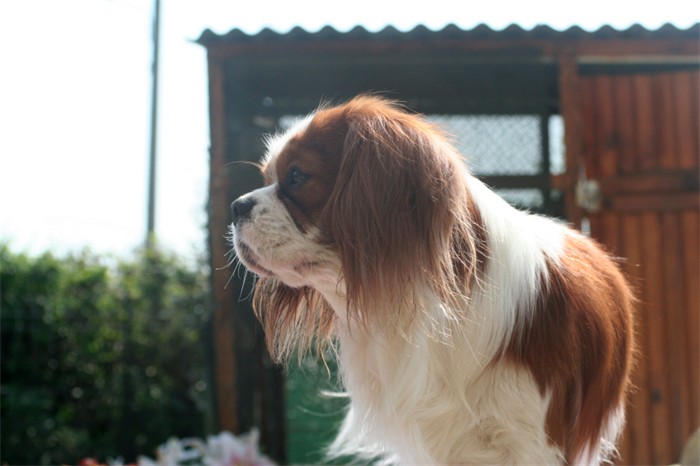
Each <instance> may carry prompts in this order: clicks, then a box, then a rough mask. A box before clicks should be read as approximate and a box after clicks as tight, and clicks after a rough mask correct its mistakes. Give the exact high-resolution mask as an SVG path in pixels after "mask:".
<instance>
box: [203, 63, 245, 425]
mask: <svg viewBox="0 0 700 466" xmlns="http://www.w3.org/2000/svg"><path fill="white" fill-rule="evenodd" d="M209 118H210V128H211V149H210V151H211V154H210V172H209V209H210V210H209V225H208V227H209V250H210V254H211V256H210V267H211V271H212V273H211V277H212V278H211V280H212V289H213V294H214V314H213V317H212V320H213V322H212V326H213V330H214V335H213V338H214V379H215V380H214V381H215V384H216V390H215V397H216V411H217V418H218V424H219V429H221V430H228V431H231V432H238V397H237V395H238V389H237V378H236V356H235V348H234V341H235V337H234V322H233V318H234V317H233V306H232V303H231V302H230V300H231V298H230V293H229V292H228V291H227V290H226V283H227V281H228V274H229V271H228V268H227V267H226V254H227V252H228V245H227V244H226V239H225V234H226V231H227V228H228V223H229V218H228V215H229V207H228V204H229V194H228V192H229V191H228V188H229V184H230V180H229V176H228V171H227V169H226V167H227V161H226V150H227V147H226V107H225V100H224V71H223V66H222V65H221V63H219V62H218V61H216V60H214V59H213V58H212V57H211V56H210V57H209Z"/></svg>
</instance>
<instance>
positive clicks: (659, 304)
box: [637, 212, 671, 464]
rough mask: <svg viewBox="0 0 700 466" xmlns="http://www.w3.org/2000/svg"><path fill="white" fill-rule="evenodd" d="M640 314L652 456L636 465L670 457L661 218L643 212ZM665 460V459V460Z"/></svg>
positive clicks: (669, 411)
mask: <svg viewBox="0 0 700 466" xmlns="http://www.w3.org/2000/svg"><path fill="white" fill-rule="evenodd" d="M642 231H643V232H644V235H643V238H642V243H643V244H642V251H643V252H642V254H643V256H644V262H643V263H642V275H643V277H644V287H643V290H642V295H641V299H642V307H641V308H642V309H643V310H644V311H645V312H644V313H643V315H642V319H641V321H640V325H644V326H645V327H646V331H643V334H644V335H645V336H646V340H640V341H639V346H640V348H639V349H640V351H639V359H638V363H637V364H638V365H641V364H644V365H646V366H647V371H648V379H647V384H648V386H649V392H650V397H651V399H650V401H651V413H650V417H651V428H652V436H651V445H652V456H651V457H650V458H640V460H641V461H639V464H661V462H662V461H663V460H662V458H670V457H671V431H670V428H669V426H670V425H671V409H670V400H669V398H670V396H671V393H670V388H669V380H668V375H669V374H668V367H667V364H668V356H667V349H666V348H667V343H666V318H665V317H666V316H665V314H664V299H663V291H664V290H663V286H662V283H661V279H660V277H659V272H660V271H661V270H663V242H662V232H661V217H660V215H659V214H658V213H655V212H649V213H645V214H643V215H642ZM667 462H668V461H667Z"/></svg>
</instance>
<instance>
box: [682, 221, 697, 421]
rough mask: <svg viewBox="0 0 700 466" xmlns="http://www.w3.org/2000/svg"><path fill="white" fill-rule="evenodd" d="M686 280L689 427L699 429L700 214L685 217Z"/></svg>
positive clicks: (685, 314) (683, 227)
mask: <svg viewBox="0 0 700 466" xmlns="http://www.w3.org/2000/svg"><path fill="white" fill-rule="evenodd" d="M681 229H682V232H683V278H684V279H685V280H684V288H685V294H686V303H685V307H684V319H683V322H684V324H685V328H686V332H685V337H686V338H687V340H688V347H687V354H688V365H687V369H686V370H687V374H688V387H689V393H690V406H689V415H690V426H691V428H695V427H697V426H700V214H699V213H698V212H693V211H688V212H684V213H683V214H682V227H681Z"/></svg>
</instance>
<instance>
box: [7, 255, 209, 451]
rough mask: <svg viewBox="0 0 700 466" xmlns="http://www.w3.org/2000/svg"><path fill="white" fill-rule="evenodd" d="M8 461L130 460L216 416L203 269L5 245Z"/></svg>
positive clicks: (159, 258) (165, 260)
mask: <svg viewBox="0 0 700 466" xmlns="http://www.w3.org/2000/svg"><path fill="white" fill-rule="evenodd" d="M0 267H1V269H0V311H1V319H2V322H1V327H0V328H1V331H2V341H1V345H2V346H1V351H2V354H1V357H2V379H1V381H0V382H1V385H0V396H1V399H0V402H1V405H0V414H1V417H2V419H1V422H2V431H1V439H0V440H1V442H2V450H1V451H0V455H2V456H1V457H0V464H14V465H17V464H76V463H77V462H78V461H79V460H80V459H81V458H83V457H88V456H91V457H98V458H102V459H105V458H109V457H112V458H116V457H118V456H124V457H125V459H126V460H131V459H134V458H135V457H136V455H137V454H144V453H145V454H150V453H151V451H150V450H151V449H152V448H153V447H154V446H155V445H159V444H160V443H162V442H163V441H164V439H166V438H168V437H170V436H179V437H187V436H201V435H202V434H203V433H205V431H206V429H205V425H206V424H207V422H209V419H210V415H211V413H210V412H209V409H210V403H209V400H208V393H209V390H208V385H209V383H208V377H207V371H206V367H207V366H206V361H207V348H206V346H205V343H204V341H205V340H206V339H204V338H203V335H204V334H205V331H206V326H207V321H208V315H209V308H210V306H209V282H208V278H207V272H206V270H207V269H206V267H205V265H204V262H203V261H202V262H201V263H197V264H191V263H186V262H184V261H183V260H181V259H179V258H178V257H176V256H174V255H172V254H169V253H166V252H164V251H162V250H159V249H158V248H155V247H152V248H147V249H144V250H142V251H140V252H139V253H138V254H137V255H136V256H135V258H134V259H131V260H119V261H112V263H106V261H105V260H104V259H101V258H99V257H97V256H95V255H93V254H90V253H88V252H84V253H81V254H78V255H73V256H69V257H66V258H57V257H54V256H53V255H51V254H44V255H42V256H40V257H30V256H27V255H25V254H17V253H13V252H11V251H10V248H9V247H8V246H6V245H0Z"/></svg>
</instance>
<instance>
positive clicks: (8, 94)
mask: <svg viewBox="0 0 700 466" xmlns="http://www.w3.org/2000/svg"><path fill="white" fill-rule="evenodd" d="M152 5H153V2H152V0H2V1H0V70H1V72H0V226H1V228H2V231H1V235H2V236H1V240H2V241H4V242H8V241H9V243H10V245H11V247H12V248H13V249H15V250H23V251H28V252H30V253H33V254H37V253H40V252H43V251H45V250H52V251H55V252H56V253H57V254H59V255H62V254H65V253H67V252H70V251H76V250H80V249H81V248H83V247H89V248H91V249H93V250H94V251H97V252H100V253H109V254H114V255H125V254H129V253H130V252H131V251H133V249H134V248H136V247H137V246H139V245H140V244H141V243H142V242H143V238H144V234H145V222H146V180H147V166H148V163H147V160H148V134H149V112H150V107H149V106H150V97H149V93H150V85H151V84H150V79H151V78H150V64H151V39H150V37H151V36H150V34H151V22H152ZM410 5H414V6H410ZM691 5H692V6H691ZM698 21H700V7H698V6H697V3H696V2H693V1H688V0H682V1H681V0H665V1H663V2H658V1H640V0H638V1H610V0H607V1H600V0H596V1H587V2H566V1H561V0H560V1H556V2H554V1H551V2H544V1H511V2H505V1H489V2H483V1H479V2H476V1H461V2H460V1H455V0H431V1H430V2H407V1H405V0H401V1H379V0H354V1H352V2H333V1H329V0H317V1H305V0H295V1H289V0H284V1H270V0H268V1H266V2H253V1H249V2H238V1H233V0H228V1H223V0H220V1H214V0H162V25H161V27H162V31H161V33H162V35H161V40H162V41H161V47H162V48H161V73H162V74H161V78H160V79H161V84H162V86H161V90H160V106H159V114H160V117H161V119H160V122H159V137H158V185H157V186H158V191H157V217H156V230H157V234H158V237H159V239H160V240H161V242H162V243H164V244H165V245H166V246H167V247H169V248H171V249H174V250H176V251H178V252H180V253H183V254H186V255H189V254H192V253H194V252H196V251H203V250H204V249H205V247H206V234H205V223H206V216H205V212H204V205H205V201H206V195H207V192H206V189H207V182H208V178H207V171H208V167H207V163H208V145H209V133H208V124H209V122H208V108H207V76H206V57H205V50H204V49H203V48H202V47H200V46H199V45H197V44H194V43H192V41H193V40H194V39H196V38H197V37H199V35H200V34H201V32H202V31H203V30H204V29H207V28H209V29H212V30H214V31H215V32H218V33H225V32H227V31H228V30H230V29H232V28H240V29H243V30H244V31H245V32H248V33H251V34H252V33H256V32H258V31H259V30H260V29H262V28H263V27H270V28H272V29H275V30H277V31H279V32H286V31H288V30H289V29H291V28H292V27H294V26H301V27H303V28H305V29H307V30H309V31H316V30H318V29H320V28H321V27H323V26H325V25H331V26H333V27H335V28H336V29H338V30H341V31H345V30H349V29H351V28H352V27H354V26H355V25H362V26H365V27H366V28H367V29H369V30H372V31H376V30H379V29H381V28H383V27H385V26H386V25H389V24H391V25H393V26H395V27H397V28H399V29H401V30H409V29H411V28H413V27H415V26H416V25H418V24H424V25H426V26H428V27H430V28H442V27H443V26H445V25H446V24H449V23H454V24H457V25H459V26H461V27H463V28H470V27H474V26H475V25H477V24H479V23H486V24H488V25H489V26H491V27H492V28H494V29H500V28H504V27H506V26H508V25H510V24H513V23H516V24H519V25H521V26H522V27H524V28H531V27H533V26H535V25H537V24H548V25H550V26H552V27H554V28H556V29H563V28H567V27H570V26H572V25H579V26H581V27H583V28H584V29H587V30H595V29H597V28H598V27H600V26H601V25H603V24H609V25H612V26H614V27H617V28H627V27H629V26H630V25H632V24H634V23H641V24H642V25H644V26H646V27H647V28H650V29H655V28H658V27H659V26H661V25H663V24H664V23H666V22H671V23H673V24H675V25H676V26H678V27H681V28H685V27H688V26H690V25H692V24H694V23H695V22H698Z"/></svg>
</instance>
